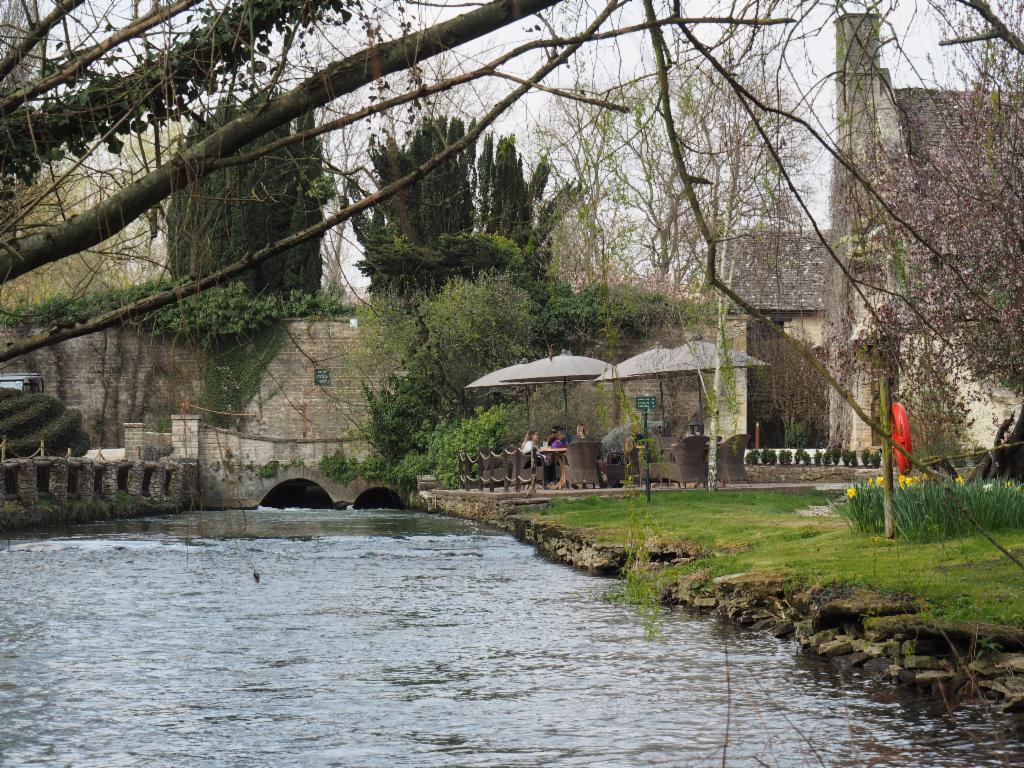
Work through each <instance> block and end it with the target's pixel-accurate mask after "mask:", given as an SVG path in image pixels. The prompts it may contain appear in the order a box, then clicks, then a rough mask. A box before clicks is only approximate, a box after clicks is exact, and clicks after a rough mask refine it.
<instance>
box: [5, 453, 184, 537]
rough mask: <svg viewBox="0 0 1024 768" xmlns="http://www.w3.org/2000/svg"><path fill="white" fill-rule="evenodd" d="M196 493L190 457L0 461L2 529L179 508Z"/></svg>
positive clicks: (45, 458) (50, 457)
mask: <svg viewBox="0 0 1024 768" xmlns="http://www.w3.org/2000/svg"><path fill="white" fill-rule="evenodd" d="M197 497H198V487H197V471H196V464H195V462H191V461H176V460H167V459H164V460H161V461H130V460H124V461H116V462H104V461H90V460H87V459H82V458H61V457H56V456H45V457H34V458H29V459H8V460H6V461H4V462H3V463H0V498H2V500H3V505H2V508H0V530H8V531H9V530H15V529H18V528H25V527H32V526H35V525H53V524H60V523H66V522H86V521H88V520H95V519H105V518H109V517H111V516H114V515H113V513H115V512H116V516H118V517H130V516H133V515H135V514H156V513H161V512H172V511H178V510H180V509H183V508H188V507H191V506H193V505H194V503H195V500H196V499H197Z"/></svg>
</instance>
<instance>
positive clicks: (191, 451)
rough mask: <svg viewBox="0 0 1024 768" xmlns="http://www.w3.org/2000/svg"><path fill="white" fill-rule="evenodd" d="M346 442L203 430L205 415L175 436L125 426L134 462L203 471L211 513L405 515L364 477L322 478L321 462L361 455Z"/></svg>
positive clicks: (176, 429) (175, 422)
mask: <svg viewBox="0 0 1024 768" xmlns="http://www.w3.org/2000/svg"><path fill="white" fill-rule="evenodd" d="M358 448H359V446H358V445H357V444H356V443H354V442H353V441H350V440H345V439H322V438H313V439H301V438H300V439H292V438H276V437H266V436H260V435H250V434H244V433H241V432H236V431H234V430H229V429H221V428H218V427H213V426H210V425H208V424H203V423H202V422H201V421H200V418H199V416H193V415H175V416H172V417H171V432H170V434H167V433H154V432H145V431H144V429H143V427H142V425H141V424H125V455H126V458H129V459H132V458H136V457H144V456H147V455H152V454H153V453H169V454H170V456H171V457H172V458H175V459H179V460H185V461H194V462H195V463H196V466H197V477H198V497H199V503H200V504H201V505H202V506H203V507H204V508H207V509H252V508H255V507H258V506H260V505H264V506H274V507H346V506H349V505H353V506H355V507H356V508H361V509H372V508H381V507H387V508H392V509H394V508H401V507H402V506H403V503H402V498H401V496H400V495H399V494H398V493H397V491H396V490H395V489H394V488H393V487H391V486H390V485H388V484H387V483H382V482H378V481H373V480H369V479H364V478H356V479H355V480H354V481H353V482H352V483H350V484H348V485H343V484H341V483H337V482H334V481H333V480H331V479H330V478H328V477H326V476H325V475H324V474H323V472H321V471H320V460H321V459H322V458H323V457H325V456H330V455H332V454H334V453H336V452H337V451H339V450H340V451H343V452H344V453H345V454H346V455H350V456H354V455H357V454H358Z"/></svg>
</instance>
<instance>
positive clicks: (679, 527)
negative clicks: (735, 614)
mask: <svg viewBox="0 0 1024 768" xmlns="http://www.w3.org/2000/svg"><path fill="white" fill-rule="evenodd" d="M835 497H836V494H825V493H821V492H817V491H802V492H799V493H788V492H781V491H720V492H718V493H714V494H710V493H706V492H703V491H699V492H694V491H687V492H680V493H659V494H655V495H654V497H653V499H652V502H651V504H650V506H649V507H648V505H647V501H646V499H645V498H644V497H643V496H638V497H633V498H627V499H611V498H595V497H591V498H585V499H564V500H561V499H560V500H557V501H555V502H553V503H552V505H551V508H550V509H549V510H546V511H545V512H542V513H538V515H537V517H538V518H539V519H543V520H544V521H547V522H554V523H559V524H562V525H566V526H569V527H572V528H576V529H580V530H585V531H586V532H587V533H588V534H589V535H591V536H593V537H594V538H596V539H599V540H610V541H623V542H624V541H625V540H626V536H627V534H628V531H629V526H630V522H629V521H630V517H631V514H630V513H631V511H632V512H633V513H634V514H635V513H636V512H639V513H641V518H642V519H646V521H647V523H646V524H647V525H648V526H649V530H650V533H651V535H652V536H653V537H654V538H655V539H657V540H660V541H663V542H666V543H672V542H681V541H685V542H695V543H696V544H698V545H700V546H701V548H703V549H704V550H705V551H707V552H708V553H709V556H708V557H706V558H701V559H699V560H697V561H694V562H692V563H689V564H687V565H685V566H674V567H673V569H671V571H670V572H669V573H667V574H666V576H667V577H671V576H673V575H681V573H682V572H683V571H693V570H696V569H703V568H707V569H710V571H711V573H712V575H713V576H719V575H724V574H728V573H738V572H745V571H768V572H773V573H779V574H783V575H785V576H786V577H788V578H789V579H791V580H792V581H793V582H794V583H795V584H799V585H802V586H814V585H826V584H833V583H839V584H854V585H858V586H863V587H867V588H869V589H874V590H878V591H883V592H903V593H911V594H913V595H917V596H920V597H923V598H924V599H925V600H926V601H927V602H928V606H929V607H928V613H930V614H932V615H934V616H936V617H937V618H943V619H949V620H952V621H984V622H995V623H1003V624H1015V625H1024V571H1022V570H1021V569H1019V568H1018V567H1017V566H1015V565H1014V564H1013V563H1011V562H1009V561H1008V560H1007V559H1006V558H1005V557H1003V556H1002V555H1000V554H999V553H998V552H997V551H996V550H995V549H994V548H993V547H992V545H991V544H990V543H989V542H987V541H986V540H984V539H983V538H981V537H980V536H972V537H966V538H960V539H954V540H950V541H944V542H934V543H922V544H911V543H906V542H902V541H898V540H897V541H895V542H890V541H888V540H886V539H884V538H882V537H879V536H868V535H865V534H862V533H858V532H855V531H853V530H852V529H851V528H850V526H849V524H848V523H847V522H846V521H845V520H844V519H842V518H841V517H838V516H835V515H831V516H827V517H808V516H802V515H799V514H797V512H798V511H800V510H804V509H806V508H808V507H813V506H820V505H824V504H827V503H828V502H829V500H830V499H835ZM837 501H839V500H837ZM839 503H842V502H841V501H840V502H839ZM996 538H997V540H998V541H999V542H1000V543H1001V544H1003V545H1004V546H1006V547H1007V548H1008V549H1011V550H1013V551H1015V552H1018V553H1021V554H1024V531H1013V532H1001V533H999V534H998V535H997V537H996Z"/></svg>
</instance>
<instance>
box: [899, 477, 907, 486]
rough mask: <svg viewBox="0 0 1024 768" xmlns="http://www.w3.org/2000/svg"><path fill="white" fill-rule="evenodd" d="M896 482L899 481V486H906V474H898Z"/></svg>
mask: <svg viewBox="0 0 1024 768" xmlns="http://www.w3.org/2000/svg"><path fill="white" fill-rule="evenodd" d="M897 482H899V484H900V488H906V487H907V476H906V475H900V477H899V480H898V481H897Z"/></svg>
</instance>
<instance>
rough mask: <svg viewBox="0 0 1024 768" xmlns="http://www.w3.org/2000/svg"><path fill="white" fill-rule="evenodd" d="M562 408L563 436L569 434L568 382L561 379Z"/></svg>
mask: <svg viewBox="0 0 1024 768" xmlns="http://www.w3.org/2000/svg"><path fill="white" fill-rule="evenodd" d="M562 408H563V410H564V411H565V434H567V435H568V434H569V382H568V380H567V379H562Z"/></svg>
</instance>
